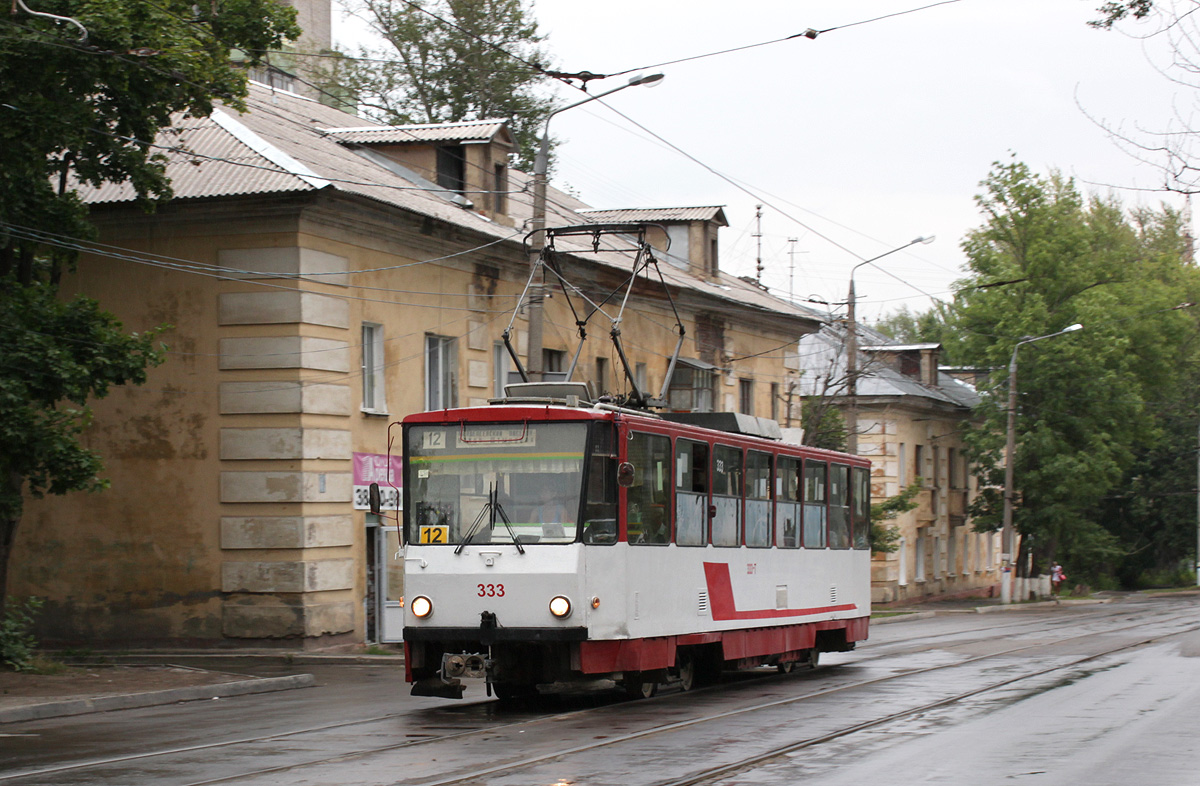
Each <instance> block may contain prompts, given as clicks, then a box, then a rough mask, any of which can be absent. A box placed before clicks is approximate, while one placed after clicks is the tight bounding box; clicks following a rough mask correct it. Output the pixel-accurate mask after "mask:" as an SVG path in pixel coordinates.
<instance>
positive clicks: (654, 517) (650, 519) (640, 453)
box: [625, 432, 671, 545]
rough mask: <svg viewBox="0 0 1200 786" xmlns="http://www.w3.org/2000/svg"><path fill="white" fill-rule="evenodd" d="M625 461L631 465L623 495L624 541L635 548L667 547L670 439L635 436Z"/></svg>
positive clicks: (669, 497)
mask: <svg viewBox="0 0 1200 786" xmlns="http://www.w3.org/2000/svg"><path fill="white" fill-rule="evenodd" d="M626 460H627V461H628V462H629V463H630V464H632V465H633V485H632V486H630V487H629V488H628V489H627V490H626V492H625V501H626V506H625V529H626V535H627V539H628V540H629V542H630V543H632V544H634V545H665V544H667V543H670V542H671V491H670V483H671V440H670V438H669V437H663V436H659V435H657V434H639V433H636V432H635V433H633V434H631V435H630V440H629V452H628V454H627V457H626Z"/></svg>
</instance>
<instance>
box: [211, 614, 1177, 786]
mask: <svg viewBox="0 0 1200 786" xmlns="http://www.w3.org/2000/svg"><path fill="white" fill-rule="evenodd" d="M1175 617H1176V619H1185V618H1186V619H1194V618H1195V617H1194V615H1175ZM1142 627H1145V623H1144V622H1139V623H1138V624H1136V625H1130V626H1126V627H1124V628H1117V629H1114V630H1108V631H1103V633H1105V634H1112V633H1120V632H1123V631H1126V630H1130V629H1134V628H1142ZM1194 631H1200V623H1198V624H1194V625H1191V626H1189V627H1186V628H1184V629H1181V630H1174V631H1170V632H1167V633H1164V634H1161V635H1158V636H1152V637H1149V638H1145V639H1139V640H1137V641H1134V642H1129V643H1126V644H1122V645H1120V646H1117V647H1111V648H1106V649H1104V650H1102V651H1100V652H1096V653H1092V654H1090V655H1087V656H1084V657H1081V658H1077V659H1074V660H1071V661H1069V662H1066V663H1061V664H1056V665H1053V666H1049V667H1046V668H1043V669H1038V670H1035V671H1033V672H1028V673H1024V674H1019V675H1016V676H1014V677H1010V678H1008V679H1004V680H999V681H996V682H993V683H990V684H987V685H984V686H981V687H977V688H973V689H971V690H968V691H964V692H960V693H958V694H955V695H952V696H948V697H943V698H940V699H938V700H936V701H933V702H928V703H924V704H922V705H919V706H916V707H910V708H905V709H903V710H900V711H897V712H893V713H889V714H888V715H885V716H883V717H880V718H875V719H872V720H869V721H866V722H862V723H857V724H852V725H849V726H846V727H844V728H841V729H837V730H834V731H832V732H828V733H825V734H822V735H818V736H815V737H811V738H806V739H803V740H798V741H795V742H791V743H788V744H786V745H782V746H776V747H774V748H771V749H770V750H767V751H764V752H761V753H759V754H756V755H754V756H752V757H748V758H746V759H743V760H740V761H738V762H734V763H731V764H726V765H722V766H719V767H712V768H708V769H705V770H700V771H696V772H692V773H689V774H688V775H687V776H685V777H683V778H680V779H674V780H668V781H656V782H655V786H694V785H695V784H702V783H710V782H713V781H714V780H716V779H718V778H721V777H724V776H725V775H728V774H732V773H735V772H739V771H741V770H745V769H748V768H751V767H754V766H756V765H758V764H761V763H763V762H766V761H769V760H771V759H775V758H778V757H780V756H785V755H787V754H789V753H793V752H795V751H798V750H803V749H804V748H810V747H813V746H816V745H820V744H822V743H826V742H830V741H833V740H837V739H841V738H843V737H846V736H849V735H851V734H855V733H857V732H860V731H864V730H867V729H871V728H875V727H878V726H882V725H885V724H887V723H892V722H895V721H897V720H902V719H905V718H910V717H913V716H915V715H919V714H921V713H924V712H928V711H930V710H932V709H937V708H940V707H945V706H948V705H951V704H954V703H955V702H959V701H962V700H964V699H968V698H971V697H973V696H976V695H980V694H982V693H986V692H989V691H995V690H997V689H1000V688H1003V687H1007V686H1010V685H1013V684H1016V683H1018V682H1021V681H1024V680H1029V679H1033V678H1036V677H1041V676H1045V675H1048V674H1052V673H1055V672H1061V671H1067V670H1070V669H1074V668H1077V667H1078V666H1080V665H1082V664H1086V663H1089V662H1091V661H1095V660H1097V659H1099V658H1103V657H1106V656H1109V655H1113V654H1116V653H1119V652H1122V651H1126V650H1130V649H1135V648H1138V647H1143V646H1146V645H1148V644H1153V643H1156V642H1158V641H1162V640H1165V639H1169V638H1173V637H1175V636H1179V635H1182V634H1184V633H1189V632H1194ZM1095 635H1097V634H1096V633H1095V632H1088V633H1085V634H1080V635H1076V636H1067V637H1063V638H1060V639H1058V640H1055V641H1050V642H1046V641H1039V642H1036V643H1034V644H1027V645H1024V646H1020V647H1011V648H1009V649H1006V650H1001V651H998V652H992V653H988V654H986V655H978V656H975V657H971V658H967V659H965V660H962V661H958V662H955V663H949V664H938V665H936V666H930V667H927V668H923V669H912V670H908V671H905V672H900V673H897V674H891V675H887V676H884V677H879V678H875V679H870V680H860V681H858V682H854V683H850V684H845V685H839V686H835V687H831V688H828V689H825V690H819V691H815V692H811V693H806V694H804V695H802V696H795V697H789V698H786V699H779V700H775V701H771V702H766V703H762V704H757V705H753V706H747V707H741V708H738V709H735V710H730V711H727V712H722V713H717V714H715V715H710V716H705V717H701V718H693V719H689V720H686V721H680V722H677V723H673V724H667V725H663V726H659V727H656V728H652V729H644V730H641V731H637V732H633V733H630V734H627V735H622V736H619V737H611V738H609V739H606V740H603V741H600V742H596V743H592V744H588V745H582V746H577V747H574V748H571V749H568V750H563V751H561V752H558V753H551V754H546V755H542V756H538V757H534V758H530V759H526V760H523V761H520V762H513V763H509V764H506V765H502V766H497V767H492V768H489V769H486V770H482V771H478V772H474V773H471V774H470V775H465V776H461V777H452V778H446V779H441V780H435V781H422V782H421V783H420V786H465V785H466V784H474V783H484V782H490V781H489V780H487V779H491V778H494V777H496V776H499V775H505V774H513V773H515V772H518V771H521V770H525V769H528V768H530V767H532V766H535V765H537V764H542V763H545V762H549V761H552V760H555V759H558V758H562V757H566V756H571V755H577V754H580V753H583V752H587V751H592V750H597V749H599V748H604V747H611V746H613V745H618V744H621V743H626V742H632V741H636V740H640V739H644V738H647V737H652V736H656V735H662V734H670V733H674V732H677V731H680V730H683V729H687V728H694V727H697V726H701V725H704V724H710V723H716V722H719V721H728V720H730V719H732V718H735V717H737V716H740V715H746V714H749V713H754V712H761V711H763V710H766V709H774V708H778V707H783V706H787V705H793V704H798V703H801V702H804V701H811V700H813V699H816V698H821V697H826V696H830V695H833V694H836V693H842V692H845V691H849V690H855V689H859V688H864V687H869V686H871V685H878V684H881V683H887V682H894V681H897V680H901V679H905V678H908V677H912V676H917V675H920V674H926V673H930V672H935V671H944V670H948V669H954V668H961V667H963V666H968V665H971V664H973V663H978V662H980V661H985V660H990V659H993V658H1000V657H1004V656H1006V655H1013V654H1016V653H1020V652H1023V651H1027V650H1031V649H1040V648H1045V647H1051V646H1057V645H1060V644H1065V643H1067V642H1070V641H1074V640H1078V639H1087V638H1091V637H1093V636H1095ZM481 779H484V780H481ZM407 783H409V782H407V781H399V782H397V783H396V786H400V784H407ZM189 786H191V785H189ZM197 786H198V785H197Z"/></svg>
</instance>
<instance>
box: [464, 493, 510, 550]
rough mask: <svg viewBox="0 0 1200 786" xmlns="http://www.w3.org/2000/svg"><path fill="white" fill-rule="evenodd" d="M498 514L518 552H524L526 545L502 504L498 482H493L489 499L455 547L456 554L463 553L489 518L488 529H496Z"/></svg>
mask: <svg viewBox="0 0 1200 786" xmlns="http://www.w3.org/2000/svg"><path fill="white" fill-rule="evenodd" d="M496 514H499V515H500V520H501V521H503V522H504V528H505V529H506V530H508V536H509V537H510V538H512V542H513V545H514V546H516V547H517V553H519V554H524V553H525V547H524V546H522V545H521V541H519V540H518V539H517V533H516V531H515V530H514V529H513V528H512V522H510V521H509V520H508V514H507V513H505V512H504V508H503V507H501V505H500V499H499V492H498V491H497V490H496V484H495V483H493V484H492V485H491V487H490V488H489V489H488V501H487V502H485V503H484V505H483V510H481V511H479V515H478V516H476V517H475V521H474V523H473V524H471V528H470V529H469V530H467V534H466V535H465V536H464V537H463V539H462V541H461V542H460V543H459V544H458V545H457V546H455V547H454V553H455V554H461V553H462V550H463V547H464V546H466V545H467V544H468V543H470V542H471V538H473V537H475V535H476V533H478V532H479V525H480V524H482V523H483V522H484V518H485V517H486V518H487V522H488V529H492V530H494V529H496Z"/></svg>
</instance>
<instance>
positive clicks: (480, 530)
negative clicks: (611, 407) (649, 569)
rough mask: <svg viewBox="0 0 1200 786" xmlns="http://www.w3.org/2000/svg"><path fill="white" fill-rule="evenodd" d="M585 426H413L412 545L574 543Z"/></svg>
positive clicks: (409, 449)
mask: <svg viewBox="0 0 1200 786" xmlns="http://www.w3.org/2000/svg"><path fill="white" fill-rule="evenodd" d="M586 443H587V424H585V423H489V424H471V423H454V424H447V425H429V426H412V427H410V428H409V429H408V431H407V436H406V444H405V449H406V454H407V465H406V467H407V468H406V477H405V479H404V487H405V490H406V491H407V492H408V494H409V499H408V500H407V505H408V509H407V513H408V515H406V527H407V536H408V542H409V543H419V544H446V545H458V544H461V543H464V542H466V543H472V544H482V543H512V542H513V540H514V538H515V539H516V540H517V541H518V542H520V543H524V544H530V543H571V542H573V541H575V539H576V529H577V525H578V521H579V509H580V495H581V492H582V489H583V466H584V451H585V447H586Z"/></svg>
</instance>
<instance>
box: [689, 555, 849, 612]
mask: <svg viewBox="0 0 1200 786" xmlns="http://www.w3.org/2000/svg"><path fill="white" fill-rule="evenodd" d="M704 580H705V582H706V583H707V584H708V603H709V608H710V609H711V610H712V618H713V619H714V620H716V621H718V622H719V621H723V620H761V619H774V618H777V617H803V616H807V615H810V614H828V613H830V612H834V611H854V610H855V609H857V608H858V606H857V605H855V604H853V603H843V604H841V605H838V606H817V607H814V608H811V609H748V610H744V611H739V610H738V608H737V604H736V603H735V602H734V599H733V582H732V580H731V579H730V578H729V564H728V563H726V562H705V563H704Z"/></svg>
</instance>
